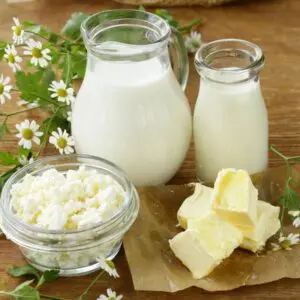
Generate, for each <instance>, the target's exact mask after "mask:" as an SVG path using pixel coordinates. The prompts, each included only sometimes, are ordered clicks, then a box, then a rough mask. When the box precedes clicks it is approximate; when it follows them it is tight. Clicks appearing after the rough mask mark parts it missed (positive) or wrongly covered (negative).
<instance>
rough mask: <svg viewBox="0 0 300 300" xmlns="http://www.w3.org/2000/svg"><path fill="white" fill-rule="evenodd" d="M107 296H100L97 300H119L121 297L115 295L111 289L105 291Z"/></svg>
mask: <svg viewBox="0 0 300 300" xmlns="http://www.w3.org/2000/svg"><path fill="white" fill-rule="evenodd" d="M106 293H107V295H100V296H99V297H98V298H97V300H121V299H122V298H123V295H117V293H116V292H114V291H113V290H112V289H107V290H106Z"/></svg>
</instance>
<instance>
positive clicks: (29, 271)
mask: <svg viewBox="0 0 300 300" xmlns="http://www.w3.org/2000/svg"><path fill="white" fill-rule="evenodd" d="M7 273H8V274H9V275H11V276H13V277H21V276H25V275H33V276H35V277H36V278H37V279H38V280H39V279H40V274H39V272H38V271H37V270H36V269H35V268H34V267H32V266H31V265H29V264H26V265H24V266H23V267H18V266H13V267H11V268H9V269H8V270H7Z"/></svg>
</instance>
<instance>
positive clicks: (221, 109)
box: [194, 78, 268, 182]
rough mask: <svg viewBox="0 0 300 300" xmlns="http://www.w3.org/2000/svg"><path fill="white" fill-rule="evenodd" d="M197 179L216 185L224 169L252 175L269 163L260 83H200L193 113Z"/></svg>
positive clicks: (266, 127)
mask: <svg viewBox="0 0 300 300" xmlns="http://www.w3.org/2000/svg"><path fill="white" fill-rule="evenodd" d="M194 138H195V148H196V149H195V151H196V167H197V176H198V178H199V179H200V180H203V181H209V182H213V181H214V180H215V179H216V176H217V173H218V171H219V170H221V169H222V168H230V167H232V168H241V169H245V170H247V171H248V172H249V173H255V172H259V171H262V170H264V169H265V168H266V167H267V163H268V117H267V111H266V107H265V104H264V99H263V96H262V93H261V90H260V85H259V82H258V81H257V82H255V81H254V80H251V81H248V82H245V83H239V84H223V83H215V82H212V81H209V80H207V79H205V78H204V79H202V80H201V86H200V92H199V97H198V100H197V104H196V107H195V113H194Z"/></svg>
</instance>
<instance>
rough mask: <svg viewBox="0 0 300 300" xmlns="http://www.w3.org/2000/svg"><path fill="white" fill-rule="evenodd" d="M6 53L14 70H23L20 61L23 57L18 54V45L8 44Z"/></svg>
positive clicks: (6, 57) (5, 56) (7, 59)
mask: <svg viewBox="0 0 300 300" xmlns="http://www.w3.org/2000/svg"><path fill="white" fill-rule="evenodd" d="M4 51H5V54H4V58H5V59H6V61H7V62H8V65H9V66H10V67H11V68H12V70H13V72H17V71H18V70H19V71H20V70H21V67H20V63H21V62H22V61H23V60H22V58H21V57H20V56H19V55H18V52H17V50H16V47H15V46H14V45H7V46H6V48H5V49H4Z"/></svg>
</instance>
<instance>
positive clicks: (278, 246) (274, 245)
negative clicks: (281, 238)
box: [271, 243, 282, 251]
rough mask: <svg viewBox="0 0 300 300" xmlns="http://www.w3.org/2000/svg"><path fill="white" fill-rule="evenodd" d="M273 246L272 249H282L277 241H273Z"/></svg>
mask: <svg viewBox="0 0 300 300" xmlns="http://www.w3.org/2000/svg"><path fill="white" fill-rule="evenodd" d="M271 247H272V251H279V250H281V249H282V248H281V246H280V245H279V244H276V243H271Z"/></svg>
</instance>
